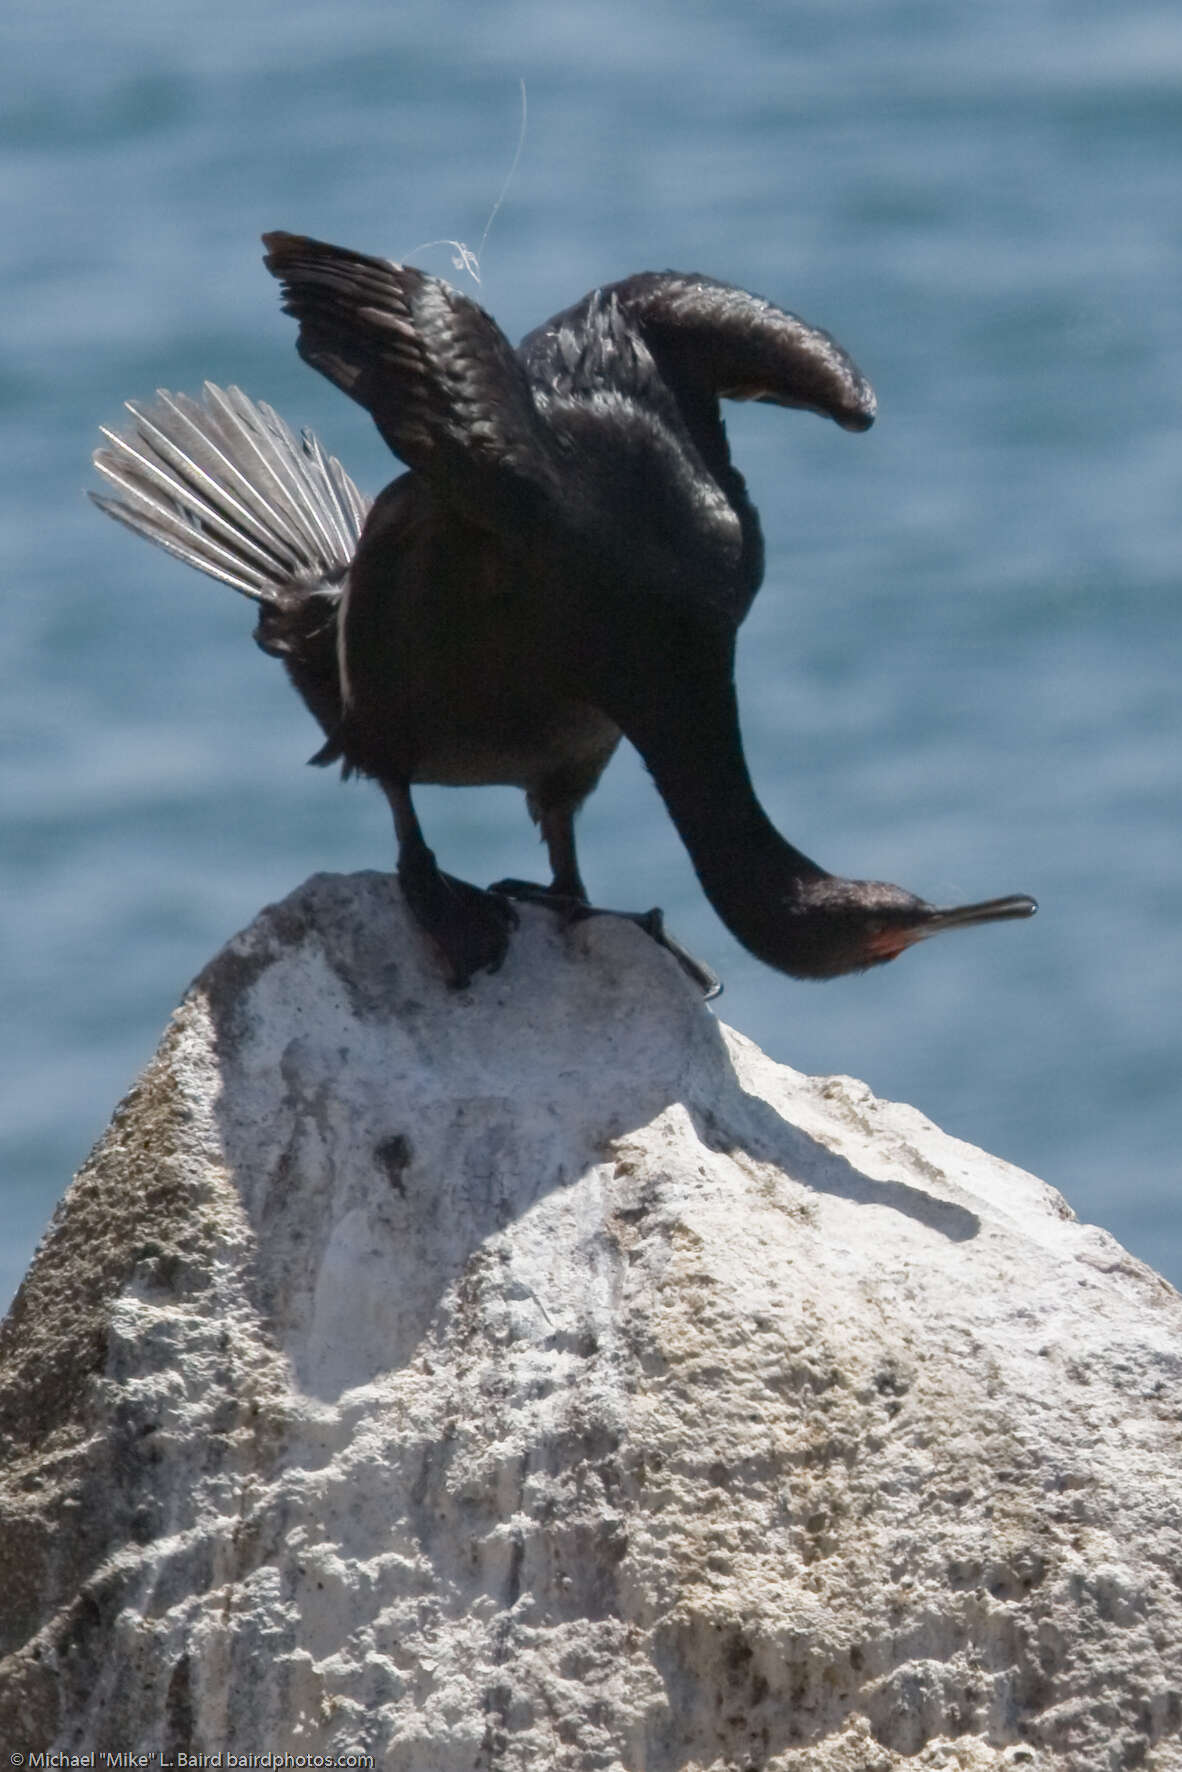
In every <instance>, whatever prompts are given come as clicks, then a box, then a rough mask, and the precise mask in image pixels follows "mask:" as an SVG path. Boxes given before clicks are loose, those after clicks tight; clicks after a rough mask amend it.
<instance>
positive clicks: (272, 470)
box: [89, 382, 369, 604]
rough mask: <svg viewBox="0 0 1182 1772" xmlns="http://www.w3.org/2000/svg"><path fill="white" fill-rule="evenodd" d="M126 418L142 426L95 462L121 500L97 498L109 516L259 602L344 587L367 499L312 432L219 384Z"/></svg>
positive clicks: (161, 395)
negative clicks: (296, 427) (295, 428)
mask: <svg viewBox="0 0 1182 1772" xmlns="http://www.w3.org/2000/svg"><path fill="white" fill-rule="evenodd" d="M127 410H128V411H129V412H130V413H131V415H132V417H133V419H134V420H135V423H134V425H133V426H129V427H127V429H125V430H123V431H112V430H108V429H107V428H106V427H105V426H104V427H103V435H104V437H106V439H107V442H108V444H109V447H108V448H105V449H99V450H96V452H95V455H94V465H95V467H96V468H97V469H98V471H99V473H100V474H102V476H103V477H104V479H106V480H108V481H110V482H111V484H112V485H113V486H115V487H116V488H117V489H118V492H119V493H120V495H121V496H119V497H116V498H112V497H110V496H108V495H106V494H103V493H98V492H91V493H90V494H89V496H90V498H92V499H93V501H94V503H95V504H96V505H98V507H99V509H100V510H102V511H105V512H106V513H107V515H108V516H109V517H114V518H115V520H116V522H119V523H122V524H124V525H125V526H126V527H127V528H128V529H131V530H134V531H135V533H136V534H137V535H143V536H146V537H147V539H148V540H149V541H152V542H155V543H156V545H157V547H161V548H163V549H164V550H165V551H166V552H167V553H169V554H174V555H175V556H176V557H177V558H178V559H180V560H184V561H185V562H186V563H187V564H188V565H190V566H195V567H197V569H198V570H199V571H201V572H205V573H208V574H209V576H210V577H211V578H217V579H220V580H221V581H222V583H223V584H228V585H231V586H233V588H234V589H235V590H236V591H241V592H242V594H243V595H244V596H247V597H250V598H252V599H253V600H254V601H255V602H257V603H263V604H277V603H281V602H285V601H287V598H286V597H285V596H284V593H287V594H288V596H290V592H291V591H292V590H293V589H294V588H295V587H297V586H298V587H300V588H301V589H303V590H304V591H305V592H311V591H314V590H315V589H316V588H318V587H325V588H327V587H329V586H335V585H337V584H339V583H340V581H341V580H342V579H343V578H344V575H345V573H346V571H347V570H348V567H349V563H350V561H351V560H352V558H353V555H354V553H355V551H356V547H357V539H358V536H359V535H360V533H361V526H362V524H363V523H364V521H365V516H366V512H367V511H368V509H369V501H368V500H367V499H365V498H364V497H363V496H362V494H361V493H360V492H359V491H358V490H357V488H356V486H355V485H354V484H353V482H352V480H351V479H350V478H349V476H348V474H347V473H346V472H345V470H344V468H343V467H342V466H341V464H340V462H338V461H337V460H336V458H335V457H334V456H330V455H326V454H325V452H324V450H323V449H322V448H321V446H320V444H319V443H318V442H317V440H316V438H315V437H314V436H312V434H311V433H310V432H308V431H304V432H303V433H302V434H301V435H300V436H299V437H298V438H297V437H296V435H295V433H294V432H293V431H292V430H291V429H290V427H289V426H288V425H286V424H285V423H284V422H283V420H282V419H281V418H280V417H279V415H278V413H276V412H274V411H273V410H272V408H271V407H270V406H267V405H265V404H263V403H262V402H259V403H256V402H255V401H253V400H249V399H248V398H247V396H246V395H245V394H244V393H242V391H241V389H239V388H233V387H231V388H219V387H215V386H214V384H213V383H212V382H206V383H205V388H204V397H203V399H201V400H194V399H192V398H190V397H189V396H188V395H185V394H170V393H167V392H165V391H164V390H163V389H161V390H160V391H159V392H158V394H157V397H156V400H155V402H154V403H153V404H152V405H150V406H141V405H138V404H136V403H135V402H133V401H130V400H129V401H128V402H127Z"/></svg>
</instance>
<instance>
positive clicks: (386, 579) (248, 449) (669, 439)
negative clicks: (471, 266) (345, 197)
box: [91, 233, 1036, 986]
mask: <svg viewBox="0 0 1182 1772" xmlns="http://www.w3.org/2000/svg"><path fill="white" fill-rule="evenodd" d="M264 244H265V245H266V247H267V254H266V259H265V263H266V265H267V268H268V269H269V270H270V271H271V272H272V273H273V274H274V276H276V277H277V278H278V279H279V281H280V283H281V284H282V288H283V297H284V301H283V305H284V308H285V310H286V312H288V313H289V314H291V315H293V316H294V317H295V318H296V319H297V320H298V321H299V326H300V330H299V339H298V349H299V352H300V355H301V356H302V357H303V358H304V360H305V362H307V363H310V364H311V365H312V366H313V367H314V368H316V369H318V370H320V371H321V372H322V373H323V374H324V375H326V376H327V377H328V379H329V380H330V381H332V382H333V383H335V385H336V386H337V387H338V388H340V389H342V391H343V392H345V393H347V394H349V395H350V396H351V397H352V398H353V399H354V400H356V401H358V402H359V403H360V404H361V405H362V406H364V407H365V408H366V409H367V411H368V412H369V413H370V414H371V415H372V417H373V419H374V421H375V423H376V424H377V427H378V430H379V431H380V432H381V434H382V436H383V437H384V439H385V441H386V442H387V443H388V444H389V446H390V448H391V449H392V450H393V451H394V453H395V455H397V456H398V457H399V458H400V459H401V460H402V461H403V462H404V463H405V464H406V466H407V468H408V469H409V470H410V471H409V472H408V473H405V474H402V475H401V476H400V477H399V478H398V479H396V480H394V481H393V482H392V483H391V484H390V485H389V486H387V487H386V489H385V491H384V492H382V493H381V494H380V495H379V497H378V498H377V500H376V501H375V502H374V504H373V506H372V507H371V508H369V509H368V510H367V507H366V503H365V501H364V500H363V499H362V497H361V495H360V494H359V493H358V492H357V489H356V488H355V487H354V485H353V483H352V481H351V480H350V479H349V477H348V475H347V474H346V473H345V472H344V470H343V469H342V468H341V466H340V464H339V463H338V462H337V461H336V460H335V459H332V458H330V457H326V456H325V455H324V453H323V451H322V450H321V448H320V446H319V444H318V443H317V442H316V441H315V439H314V438H312V437H311V436H309V435H308V433H306V432H305V433H304V434H303V436H302V438H301V439H300V440H297V439H296V438H295V436H294V435H293V434H292V433H291V432H290V431H289V430H288V429H287V427H286V426H285V425H284V424H283V422H282V421H281V420H280V419H279V418H278V417H277V416H276V414H275V413H273V412H272V411H271V409H270V408H269V407H267V406H264V405H259V406H256V405H254V404H253V403H252V402H251V401H249V400H248V399H246V397H245V396H244V395H243V394H241V393H240V392H239V391H238V390H237V389H229V390H228V391H222V390H220V389H218V388H215V387H213V386H212V385H211V384H206V388H205V398H204V403H201V402H198V401H194V400H191V399H187V398H185V397H183V396H177V397H173V396H171V395H168V394H164V393H162V394H160V396H159V398H158V402H157V404H155V405H154V406H152V407H150V408H140V407H137V406H135V405H131V404H129V410H130V411H131V412H132V414H133V416H134V418H135V421H136V423H135V427H134V429H132V430H129V431H128V432H127V433H125V434H122V435H120V434H116V433H114V432H111V431H106V432H105V433H104V434H105V435H106V436H107V438H108V439H109V442H110V444H111V446H112V447H111V448H109V449H105V450H100V451H99V452H98V453H97V454H96V455H95V458H94V459H95V464H96V466H97V467H98V468H99V470H100V472H101V473H102V474H104V475H105V476H106V478H107V479H108V480H110V481H113V482H114V483H115V485H116V486H117V487H118V488H119V489H120V491H121V492H122V494H123V496H122V497H121V498H117V499H111V498H105V497H100V496H98V495H97V494H93V493H92V494H91V496H92V497H93V498H94V499H95V502H96V503H98V504H99V505H100V506H101V507H102V508H103V509H104V510H106V511H108V512H109V513H110V515H111V516H113V517H116V518H118V519H119V521H121V522H123V523H125V524H127V525H128V526H129V527H130V528H132V529H135V530H137V531H138V532H139V533H140V534H143V535H146V536H148V537H149V538H150V539H152V540H153V541H155V542H157V543H158V544H159V545H160V546H162V547H164V548H166V549H168V551H169V552H171V553H174V554H177V555H179V556H180V558H181V559H183V560H186V561H188V562H189V563H190V564H191V565H194V566H198V567H200V568H201V569H202V570H203V571H205V572H207V573H210V574H211V575H212V576H214V577H216V578H221V579H223V580H224V581H225V582H226V583H228V584H231V585H233V586H235V587H236V588H237V589H238V590H240V591H243V592H244V593H245V594H246V595H247V596H249V597H252V598H254V599H255V600H256V601H257V602H258V603H259V604H260V606H261V609H260V615H259V621H258V626H257V629H256V634H255V637H256V639H257V641H258V643H259V645H260V646H261V647H262V648H263V650H264V651H266V652H270V653H272V654H274V655H275V656H277V657H279V658H281V659H282V660H283V661H284V664H285V665H286V667H287V670H288V673H289V675H290V677H291V680H292V682H293V683H294V685H295V687H296V689H297V690H298V691H299V692H300V694H301V695H302V696H303V698H304V701H305V702H306V704H307V706H308V708H309V709H310V711H311V712H312V714H313V715H314V716H315V718H316V719H317V720H318V722H319V723H320V726H321V728H322V729H323V731H324V733H325V738H326V742H325V744H324V746H323V747H322V749H321V750H320V751H319V752H318V753H317V755H316V756H315V758H314V759H313V761H315V762H318V763H328V762H332V761H336V760H339V761H340V762H341V763H342V765H343V768H344V772H345V773H346V774H348V773H351V772H353V771H356V772H359V773H361V774H363V775H368V776H372V777H373V778H374V779H375V780H377V781H378V782H379V783H380V785H381V787H382V788H383V790H384V792H385V794H386V796H387V798H388V800H389V802H390V806H391V809H392V811H393V814H394V825H395V832H396V836H397V841H398V878H399V882H400V884H401V886H402V890H403V892H404V894H405V896H406V899H407V902H408V904H409V905H410V908H411V910H412V912H413V914H414V916H415V918H416V920H417V921H418V923H419V924H420V926H421V927H422V928H423V929H424V930H425V931H426V933H427V934H428V935H429V936H430V937H431V938H432V939H433V940H434V941H435V943H436V944H437V945H438V947H439V949H440V950H441V951H442V954H443V957H444V960H445V962H446V965H447V967H448V971H449V976H450V978H451V981H452V982H453V983H454V984H457V985H458V984H465V983H467V982H468V980H469V979H470V977H471V974H472V973H473V972H475V971H477V970H479V969H481V968H488V969H489V970H490V971H491V970H495V969H496V967H497V966H499V965H500V963H501V961H502V959H503V958H504V955H505V952H506V947H507V943H508V939H509V933H510V930H511V928H512V926H513V924H514V923H515V921H516V914H515V912H514V910H513V906H512V902H511V900H512V898H513V897H535V898H540V899H542V900H543V901H546V902H550V903H551V904H553V905H555V906H556V907H557V908H559V909H562V910H565V911H566V912H567V913H568V914H580V913H583V914H589V912H590V907H589V906H588V904H587V894H586V891H585V889H584V886H583V881H582V877H581V875H580V872H579V867H578V862H577V859H576V854H575V840H574V817H575V813H576V811H577V810H578V808H579V806H580V805H581V804H582V802H583V801H584V800H585V799H586V797H587V795H588V794H589V793H590V792H591V790H592V789H593V788H594V786H595V784H596V783H597V781H598V780H599V777H600V775H601V774H602V772H603V770H604V768H605V766H606V764H607V762H608V760H609V758H610V757H611V755H612V752H613V751H614V750H615V747H616V745H617V743H618V741H619V738H620V734H621V733H623V734H625V735H626V736H627V737H628V738H629V739H630V740H631V742H632V743H633V744H634V745H635V746H636V748H637V750H638V751H639V752H640V754H641V756H642V757H643V758H644V761H645V763H646V764H647V766H648V768H649V770H650V772H651V774H652V776H653V779H654V781H655V782H656V785H657V787H658V789H659V790H660V793H661V795H662V797H663V798H664V800H665V804H666V805H667V807H668V809H669V812H670V814H671V816H672V818H673V821H674V824H675V825H676V827H677V829H678V831H679V832H680V834H681V837H682V839H683V841H684V842H685V845H686V848H687V849H688V851H689V854H690V857H691V859H692V861H693V863H694V866H695V868H696V870H697V873H698V877H699V879H700V880H701V883H702V886H703V888H704V890H705V892H706V895H707V897H708V898H709V899H710V901H711V903H712V904H713V905H714V908H715V909H716V911H717V912H718V914H719V915H720V916H721V918H722V920H723V921H724V923H726V925H727V926H728V928H729V929H731V931H732V932H733V933H734V934H735V935H736V936H737V938H738V939H739V940H740V941H741V942H742V943H743V944H744V946H745V947H747V948H749V949H750V951H751V952H752V953H754V954H756V955H757V956H758V957H759V958H760V959H762V960H765V961H767V962H768V964H770V965H772V966H776V967H779V968H780V969H781V970H782V971H784V972H788V973H791V974H792V975H793V976H794V977H797V978H831V977H836V976H837V975H839V974H841V973H844V972H852V971H857V970H860V969H862V968H865V967H868V966H873V965H878V964H880V963H882V962H883V961H886V960H891V959H894V958H895V956H896V955H898V954H900V953H901V952H902V951H903V950H904V948H906V947H909V946H910V945H911V944H912V943H913V942H916V941H920V940H922V939H923V938H924V937H926V936H929V935H933V934H936V933H938V932H939V931H941V930H944V929H952V928H962V927H965V926H967V925H970V924H975V923H983V922H989V921H995V920H998V919H1002V918H1013V917H1026V916H1029V915H1031V914H1032V913H1033V911H1034V910H1035V909H1036V906H1035V903H1034V901H1033V900H1032V899H1030V898H1026V897H1009V898H1001V899H992V900H989V901H987V902H985V903H982V904H973V905H961V906H957V907H955V908H952V909H937V908H935V907H934V906H932V905H930V904H927V903H925V901H924V900H922V899H920V898H917V897H915V896H914V895H913V894H912V893H910V892H905V891H904V890H903V889H902V888H900V887H898V886H890V885H885V884H882V883H880V882H877V881H862V880H846V879H841V878H838V877H835V876H834V875H832V874H829V873H827V872H826V871H825V870H824V869H823V868H821V867H818V865H817V864H816V863H815V862H813V861H810V860H809V858H808V857H807V856H805V855H803V854H802V853H801V852H800V850H798V849H794V848H793V847H792V845H791V844H789V843H787V842H786V841H785V840H784V839H783V838H782V837H781V836H780V835H779V834H778V833H777V831H776V830H775V829H774V827H773V826H772V824H771V822H770V820H769V819H768V818H767V816H766V814H765V813H764V811H763V809H762V807H761V806H760V804H759V801H758V800H757V798H756V795H755V791H754V789H753V787H752V784H751V780H750V777H749V775H748V772H747V766H746V763H745V761H744V756H743V745H742V739H741V736H740V730H739V717H738V708H737V705H736V700H735V688H734V650H735V636H736V632H737V629H738V626H739V623H740V622H741V621H742V619H743V617H744V616H745V615H746V613H747V610H748V609H749V607H750V605H751V601H752V599H753V597H754V596H755V593H756V591H757V590H758V588H759V585H760V582H761V580H762V577H763V543H762V537H761V533H760V527H759V518H758V515H757V513H756V510H755V507H754V506H753V505H752V503H751V501H750V499H749V498H748V496H747V489H746V486H745V485H744V482H743V479H742V476H741V475H740V474H739V472H738V471H737V469H736V468H735V467H734V466H733V465H732V462H731V459H730V451H729V448H728V445H727V438H726V431H725V428H724V425H723V421H722V414H721V411H720V405H719V402H720V400H722V399H732V400H760V401H767V402H770V403H772V404H774V405H778V406H792V407H800V408H803V409H805V410H806V411H811V412H816V413H820V414H822V415H824V416H827V417H829V418H831V419H834V420H835V421H836V422H837V423H838V424H839V425H841V426H842V427H843V428H844V429H846V430H851V431H862V430H865V429H866V428H867V427H868V426H869V425H870V424H872V423H873V420H874V414H875V401H874V395H873V393H872V392H871V389H870V387H869V385H868V384H867V382H866V381H865V380H864V379H863V377H862V376H861V375H860V373H859V372H858V370H857V368H856V367H855V365H854V364H853V362H852V361H851V359H850V358H849V357H848V356H847V354H846V353H845V352H844V351H843V350H842V349H841V347H840V346H839V345H838V344H837V343H836V342H835V340H833V339H832V338H831V337H830V336H829V335H828V334H827V333H825V332H821V331H819V330H817V329H816V328H814V327H811V326H808V325H806V324H805V322H804V321H802V320H800V319H798V318H797V317H796V316H795V315H793V314H789V313H786V312H784V311H783V310H782V309H780V308H777V307H775V306H773V304H772V303H771V302H768V301H765V300H763V299H761V298H760V297H758V296H754V295H750V294H748V293H747V292H746V291H745V290H741V289H736V288H732V287H730V286H728V285H726V284H723V283H718V282H715V281H714V280H713V279H711V278H709V277H704V276H699V275H686V274H682V273H679V272H675V271H665V272H642V273H640V274H639V275H637V276H633V277H628V278H626V279H625V280H624V281H623V282H620V283H614V284H610V285H607V286H606V287H604V288H600V289H595V290H593V291H592V292H591V293H590V294H589V295H587V296H585V297H584V298H583V300H582V301H580V302H578V303H576V304H575V306H574V307H571V308H568V309H567V310H566V311H565V312H563V313H561V314H559V315H557V316H556V317H555V318H554V319H552V320H549V321H547V323H546V324H545V325H544V326H541V327H539V328H538V329H537V330H536V331H534V332H531V333H530V334H529V335H528V336H527V337H526V338H525V339H524V340H523V341H522V343H521V345H520V346H519V347H518V349H517V350H516V351H515V350H514V349H513V348H512V346H511V345H510V344H509V342H508V340H507V339H506V338H505V336H504V334H503V333H502V332H501V331H500V329H499V328H498V327H497V325H496V324H495V322H494V321H493V320H492V319H491V318H490V317H489V315H488V314H486V313H485V312H484V310H483V309H482V308H480V307H479V306H478V305H477V304H476V303H475V302H473V301H471V300H469V299H468V298H467V297H466V296H464V295H461V294H459V293H458V292H457V291H456V290H454V289H452V288H451V287H450V286H449V285H448V284H447V283H445V282H443V281H442V280H440V279H439V278H437V277H432V276H429V275H427V274H426V273H425V272H423V271H419V270H416V269H415V268H414V267H413V266H410V265H399V264H395V263H392V262H390V261H389V260H386V259H381V258H371V257H367V256H366V255H364V254H362V253H358V252H351V251H348V250H346V249H344V248H341V247H337V246H329V245H326V244H324V243H322V242H319V241H315V240H310V239H306V238H304V237H301V236H297V235H291V234H284V233H273V234H267V235H265V236H264ZM416 782H438V783H449V784H456V785H459V784H483V783H509V784H513V785H515V786H518V787H521V788H524V790H525V793H526V801H527V805H528V807H529V810H530V812H531V814H532V816H533V817H534V819H535V820H536V821H537V822H538V824H539V825H540V827H541V833H542V837H543V839H544V841H545V843H546V845H547V848H548V851H549V858H550V865H551V870H552V875H553V878H552V881H551V883H550V885H549V886H546V887H530V886H527V885H525V884H524V883H523V882H519V881H503V882H501V883H500V885H499V886H498V887H495V888H490V889H489V890H487V891H484V890H481V889H479V888H477V887H475V886H471V885H468V884H467V883H466V882H464V881H461V880H456V879H454V878H453V877H452V876H450V875H448V874H445V873H442V872H441V871H440V870H439V868H438V867H437V866H436V862H435V858H434V856H433V854H432V853H431V850H430V849H429V848H428V846H427V843H426V841H425V839H424V837H423V833H422V831H421V829H420V826H419V822H418V819H417V817H416V814H415V810H414V806H413V804H412V800H411V787H412V785H413V784H414V783H416ZM640 920H641V921H646V920H645V919H640ZM647 926H648V927H649V928H650V931H651V932H652V933H654V934H656V935H658V938H662V935H661V930H660V923H659V913H651V914H650V919H648V920H647ZM667 945H669V946H670V947H671V948H672V949H673V950H674V952H675V953H676V954H677V955H678V957H679V958H680V959H682V961H683V962H684V963H686V964H687V966H688V969H689V970H690V971H691V972H693V973H694V975H695V976H696V977H698V978H699V980H700V982H702V983H703V985H704V986H708V985H709V984H710V983H712V982H713V980H712V975H711V974H710V973H709V972H708V971H707V970H706V969H704V968H695V965H694V963H693V962H690V961H689V960H688V956H685V955H684V954H683V953H682V951H681V950H680V949H678V948H677V945H676V943H674V942H672V941H671V940H667Z"/></svg>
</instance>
